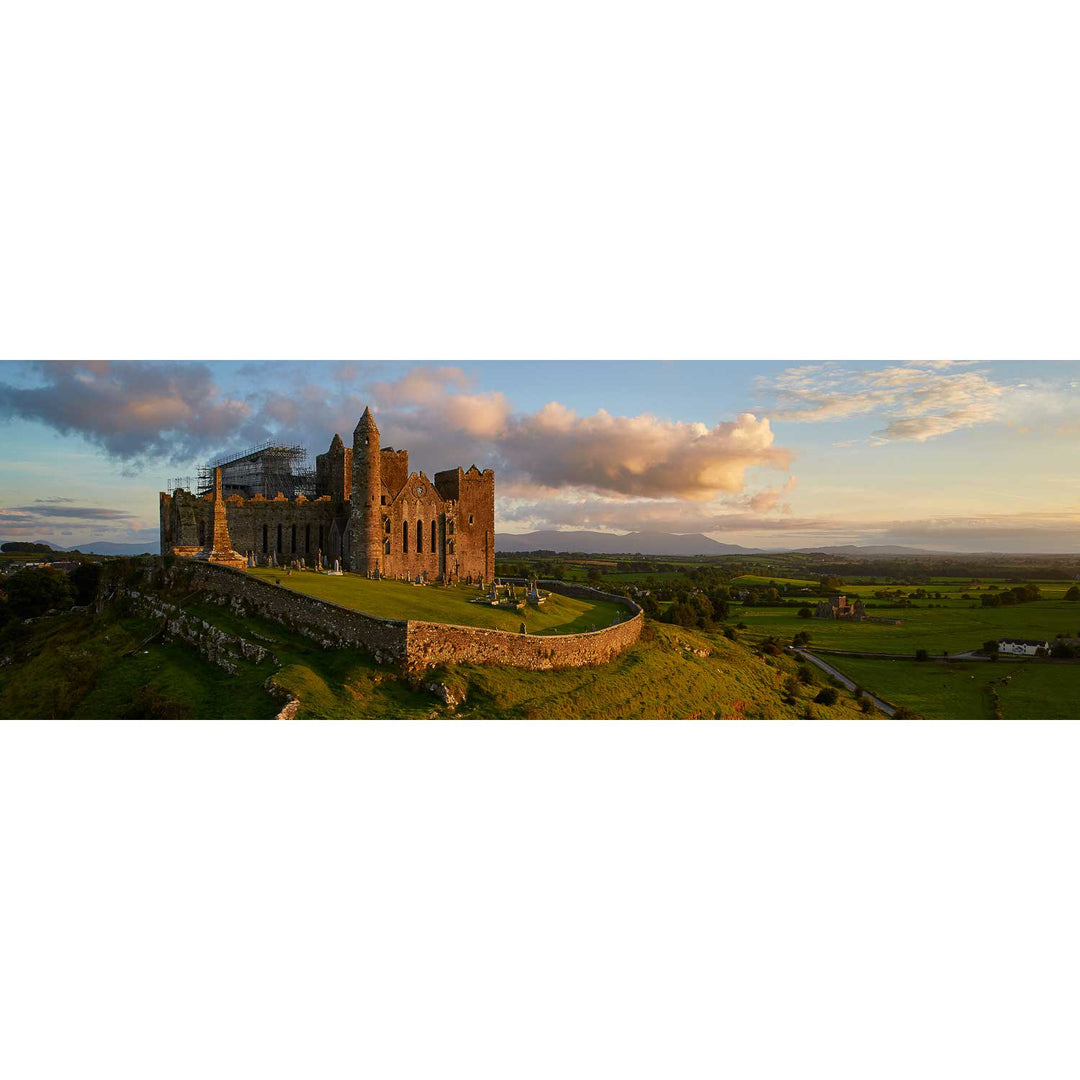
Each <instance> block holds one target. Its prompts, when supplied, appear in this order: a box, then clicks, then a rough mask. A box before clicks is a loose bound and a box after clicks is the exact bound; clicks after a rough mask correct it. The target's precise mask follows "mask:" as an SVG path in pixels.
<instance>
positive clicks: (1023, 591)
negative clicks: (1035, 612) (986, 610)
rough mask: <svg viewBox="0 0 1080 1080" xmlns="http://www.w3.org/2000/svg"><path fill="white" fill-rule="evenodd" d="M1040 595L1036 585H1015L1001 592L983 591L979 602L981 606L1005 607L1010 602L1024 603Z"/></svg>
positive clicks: (1036, 598)
mask: <svg viewBox="0 0 1080 1080" xmlns="http://www.w3.org/2000/svg"><path fill="white" fill-rule="evenodd" d="M1041 595H1042V594H1041V593H1040V592H1039V586H1038V585H1017V586H1015V587H1013V588H1011V589H1005V590H1004V591H1002V592H996V593H988V592H987V593H983V595H982V597H981V603H982V606H983V607H1007V606H1009V605H1011V604H1026V603H1028V602H1029V601H1031V600H1038V599H1039V597H1040V596H1041Z"/></svg>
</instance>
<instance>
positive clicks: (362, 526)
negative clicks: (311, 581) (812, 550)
mask: <svg viewBox="0 0 1080 1080" xmlns="http://www.w3.org/2000/svg"><path fill="white" fill-rule="evenodd" d="M381 508H382V475H381V469H380V451H379V429H378V428H377V427H376V426H375V418H374V417H373V416H372V415H371V409H365V410H364V415H363V416H361V417H360V422H359V423H358V424H357V425H356V429H355V430H354V431H353V452H352V513H351V514H350V516H349V569H351V570H352V571H353V572H354V573H357V574H372V573H374V572H375V571H376V570H379V569H380V567H381V565H382V551H383V537H382V533H383V530H382V509H381Z"/></svg>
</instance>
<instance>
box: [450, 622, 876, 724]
mask: <svg viewBox="0 0 1080 1080" xmlns="http://www.w3.org/2000/svg"><path fill="white" fill-rule="evenodd" d="M646 627H647V635H646V636H647V638H648V640H643V641H641V642H639V643H638V644H637V645H635V646H634V647H633V648H631V649H629V650H628V651H627V652H625V653H623V654H622V655H621V656H619V657H617V658H616V659H615V660H613V661H611V662H610V663H608V664H604V665H601V666H597V667H590V668H575V669H570V670H566V671H522V670H519V669H516V668H507V667H482V668H481V667H477V666H474V665H470V664H456V665H451V666H449V667H448V668H447V669H445V672H444V673H441V674H444V675H446V676H449V677H451V678H452V679H454V680H456V681H457V682H458V683H459V684H463V685H465V686H466V688H467V691H468V698H467V700H466V701H465V703H464V705H462V706H461V707H460V708H459V709H458V710H457V715H459V716H463V717H477V718H481V717H531V718H541V719H558V718H575V717H577V718H583V719H616V718H625V719H639V718H640V719H667V718H686V717H689V718H695V719H699V718H751V717H765V718H776V719H784V718H788V719H791V718H798V717H804V716H814V717H817V718H821V719H824V718H830V719H850V718H856V717H860V718H861V717H863V716H864V714H863V713H862V712H861V711H860V709H859V706H858V705H857V703H856V702H855V700H854V699H853V697H852V696H851V695H850V694H848V693H847V692H845V691H841V694H840V699H839V700H838V701H837V703H836V704H835V705H832V706H824V705H820V704H815V703H813V700H812V699H813V696H814V695H815V694H816V693H817V692H818V690H819V689H820V687H819V686H817V685H815V686H812V687H810V686H802V685H800V686H799V687H798V689H797V693H796V696H795V697H794V698H791V697H790V696H789V695H788V694H787V693H786V690H785V683H786V682H787V681H788V679H789V676H791V675H792V674H794V672H795V670H796V664H795V662H794V661H793V660H791V659H790V658H789V657H786V656H780V657H770V658H769V659H768V661H766V660H765V659H762V658H759V657H757V656H755V655H754V654H752V653H751V652H750V651H749V650H748V649H747V648H746V647H745V646H743V645H742V644H739V643H736V642H731V641H728V640H727V639H726V638H724V637H723V636H721V635H717V634H711V633H704V632H702V631H694V630H686V629H683V628H681V627H673V626H666V625H663V624H656V623H652V622H649V623H647V624H646ZM680 643H682V644H685V645H689V646H690V649H689V650H688V649H686V648H683V647H682V645H681V644H680ZM692 650H701V651H708V652H711V655H709V656H704V657H702V656H697V655H695V653H694V651H692ZM875 715H876V714H875Z"/></svg>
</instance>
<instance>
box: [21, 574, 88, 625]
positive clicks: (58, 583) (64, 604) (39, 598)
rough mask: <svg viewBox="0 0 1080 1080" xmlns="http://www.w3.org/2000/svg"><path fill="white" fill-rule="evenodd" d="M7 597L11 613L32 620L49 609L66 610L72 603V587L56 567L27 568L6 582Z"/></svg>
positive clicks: (73, 591)
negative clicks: (53, 568)
mask: <svg viewBox="0 0 1080 1080" xmlns="http://www.w3.org/2000/svg"><path fill="white" fill-rule="evenodd" d="M7 597H8V604H9V605H10V608H11V613H12V615H14V616H15V617H16V618H19V619H33V618H36V617H37V616H38V615H44V614H45V612H46V611H50V610H52V609H53V608H57V609H59V610H63V611H66V610H67V609H68V608H69V607H71V605H72V604H73V603H74V602H75V590H74V589H73V588H72V587H71V582H69V581H68V576H67V574H65V573H63V572H62V571H60V570H52V569H49V568H47V567H28V568H27V569H26V570H20V571H19V572H18V573H17V574H15V575H14V577H12V578H11V579H10V580H9V581H8V582H7Z"/></svg>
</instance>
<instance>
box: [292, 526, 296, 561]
mask: <svg viewBox="0 0 1080 1080" xmlns="http://www.w3.org/2000/svg"><path fill="white" fill-rule="evenodd" d="M292 552H293V554H294V555H295V554H296V526H295V525H294V526H293V527H292Z"/></svg>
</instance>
